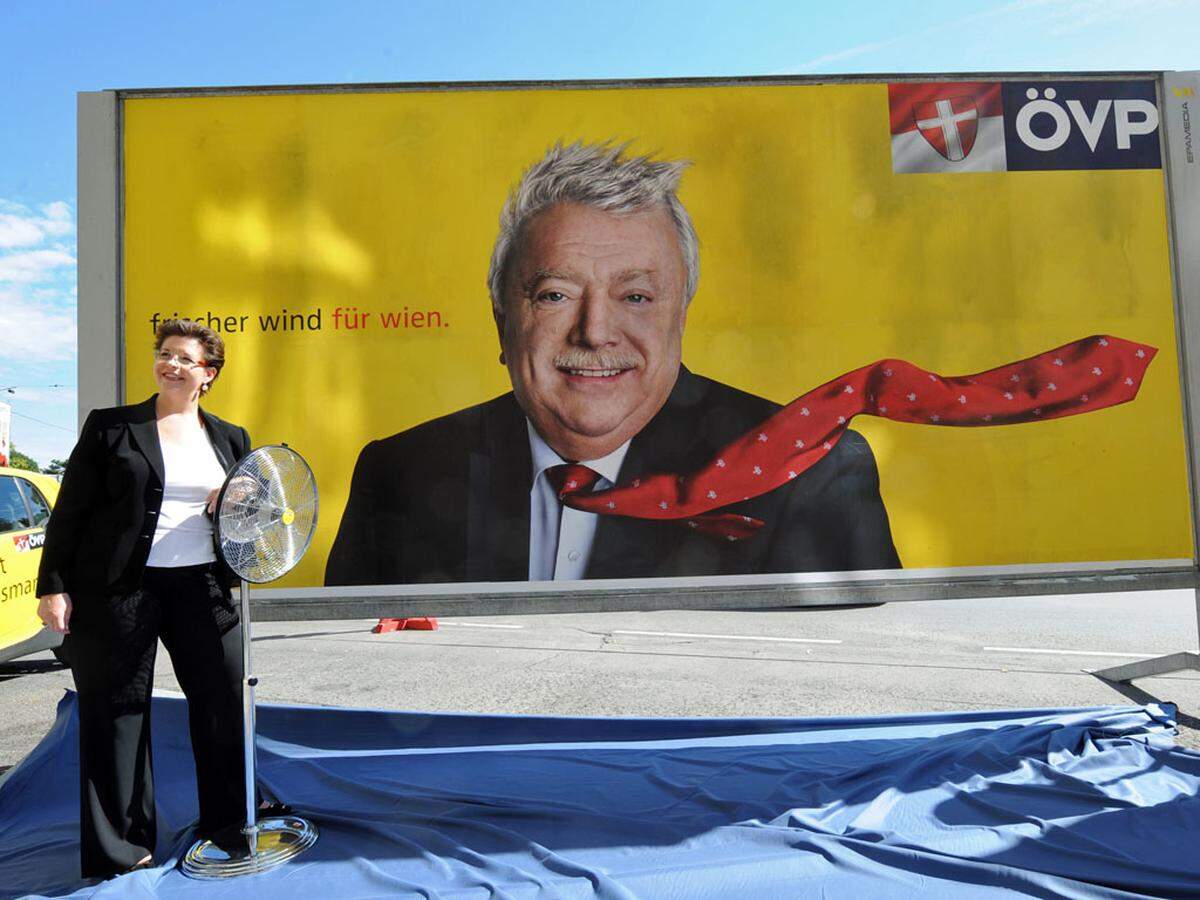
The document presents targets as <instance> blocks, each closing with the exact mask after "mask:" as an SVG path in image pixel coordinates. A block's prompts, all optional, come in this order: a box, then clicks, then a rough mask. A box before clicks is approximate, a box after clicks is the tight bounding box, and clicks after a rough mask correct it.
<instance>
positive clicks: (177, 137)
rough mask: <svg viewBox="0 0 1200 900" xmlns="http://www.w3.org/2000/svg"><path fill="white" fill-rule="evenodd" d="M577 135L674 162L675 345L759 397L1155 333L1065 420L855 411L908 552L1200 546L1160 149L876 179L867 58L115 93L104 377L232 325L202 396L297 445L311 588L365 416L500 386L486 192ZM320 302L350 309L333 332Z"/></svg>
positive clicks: (380, 423)
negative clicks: (1119, 158) (669, 71)
mask: <svg viewBox="0 0 1200 900" xmlns="http://www.w3.org/2000/svg"><path fill="white" fill-rule="evenodd" d="M576 139H583V140H585V141H598V140H607V139H615V140H618V141H631V142H632V148H633V149H634V150H636V151H638V152H648V153H653V154H655V155H659V156H663V157H668V158H686V159H689V160H691V161H692V163H693V166H692V168H691V169H690V170H689V172H688V173H687V174H686V175H685V176H684V179H683V186H682V190H681V192H680V196H681V199H682V200H683V202H684V204H685V205H686V206H687V208H688V210H689V212H690V213H691V214H692V216H693V218H694V220H695V224H696V228H697V231H698V232H699V235H700V241H701V277H700V288H699V292H698V293H697V295H696V298H695V300H694V301H693V303H692V307H691V310H690V313H689V316H688V325H687V333H686V335H685V338H684V354H683V356H684V363H685V364H686V365H688V366H689V368H691V369H692V370H693V371H695V372H698V373H700V374H704V375H708V376H710V377H713V378H716V379H718V380H720V381H724V382H727V383H729V384H732V385H734V386H736V387H739V388H742V389H744V390H747V391H750V392H752V393H756V394H760V395H763V396H766V397H769V398H771V399H773V400H776V401H778V402H781V403H784V402H787V401H790V400H791V399H793V398H795V397H796V396H798V395H799V394H800V393H802V392H804V391H805V390H808V389H809V388H812V387H814V386H816V385H818V384H820V383H822V382H824V381H826V380H828V379H830V378H832V377H834V376H836V375H838V374H840V373H842V372H844V371H847V370H849V369H853V368H856V367H858V366H860V365H863V364H864V363H867V362H871V361H873V360H876V359H880V358H884V357H900V358H903V359H907V360H910V361H912V362H914V363H916V364H917V365H919V366H922V367H925V368H929V369H932V370H934V371H938V372H941V373H943V374H948V375H955V374H966V373H971V372H975V371H979V370H983V369H987V368H990V367H993V366H996V365H999V364H1002V363H1005V362H1010V361H1013V360H1016V359H1019V358H1022V357H1025V356H1029V355H1032V354H1034V353H1037V352H1040V351H1043V350H1047V349H1050V348H1052V347H1055V346H1058V345H1060V344H1063V343H1066V342H1068V341H1070V340H1073V339H1075V338H1079V337H1083V336H1086V335H1090V334H1096V333H1101V332H1105V333H1112V334H1116V335H1118V336H1120V337H1125V338H1129V339H1132V340H1137V341H1144V342H1147V343H1150V344H1152V345H1154V346H1156V347H1158V348H1159V349H1160V353H1159V356H1158V357H1157V358H1156V360H1155V361H1154V363H1153V365H1152V366H1151V368H1150V370H1149V373H1148V375H1147V378H1146V381H1145V384H1144V386H1143V388H1142V391H1141V394H1140V396H1139V397H1138V399H1137V400H1136V401H1135V402H1133V403H1131V404H1127V405H1125V406H1121V407H1117V408H1115V409H1110V410H1105V411H1101V412H1097V413H1092V414H1089V415H1084V416H1080V417H1076V418H1069V419H1062V420H1055V421H1050V422H1044V423H1037V424H1028V425H1015V426H1004V427H997V428H957V429H956V428H938V427H922V426H914V425H905V424H898V423H893V422H886V421H881V420H878V419H873V418H870V417H865V416H864V417H860V418H858V419H856V420H855V421H854V424H853V427H854V428H855V429H857V430H859V431H861V432H862V433H863V434H864V435H866V437H867V438H868V440H869V441H870V443H871V446H872V448H873V449H874V451H875V454H876V456H877V459H878V462H879V470H880V475H881V480H882V492H883V497H884V500H885V503H886V505H887V509H888V512H889V515H890V518H891V523H892V530H893V536H894V538H895V542H896V546H897V549H898V550H899V553H900V557H901V560H902V561H903V563H904V566H905V568H909V569H912V568H930V567H934V568H941V567H954V566H975V565H986V566H995V565H1028V564H1036V563H1071V562H1098V561H1109V560H1157V559H1185V558H1190V557H1191V555H1192V542H1191V530H1190V520H1189V512H1188V487H1187V478H1186V466H1185V460H1186V456H1185V445H1184V437H1183V426H1182V413H1181V406H1180V395H1179V373H1178V368H1177V355H1176V347H1175V329H1174V314H1173V311H1172V292H1171V275H1170V265H1169V249H1168V240H1167V227H1166V210H1165V201H1164V185H1163V177H1162V172H1161V171H1160V170H1140V171H1081V172H1016V173H979V174H944V175H943V174H923V175H894V174H893V173H892V165H891V148H890V136H889V128H888V99H887V86H886V84H882V83H881V84H827V85H821V84H806V85H788V86H711V87H686V88H620V89H616V88H612V89H560V90H511V89H506V90H452V91H424V92H376V93H370V92H364V93H358V92H352V91H347V92H332V93H318V94H303V93H280V94H270V95H264V94H258V95H253V94H251V95H224V96H209V97H203V96H193V97H150V98H139V99H128V100H126V101H125V103H124V135H123V141H124V204H125V206H124V230H123V252H124V294H125V311H124V313H125V353H126V363H125V365H126V385H127V396H126V400H127V401H130V402H132V401H137V400H140V399H142V398H144V397H146V396H148V395H149V394H151V393H152V392H153V390H154V384H153V379H152V377H151V364H150V350H151V342H152V327H151V323H150V319H151V316H152V315H153V314H155V313H157V314H158V315H160V316H166V315H174V314H179V315H185V316H190V317H194V318H200V319H204V318H205V317H206V316H209V315H211V316H215V317H221V318H222V319H223V320H224V321H222V322H221V328H220V330H221V331H222V334H223V336H224V337H225V339H226V341H227V345H228V350H227V365H226V369H225V371H224V372H223V373H222V375H221V377H220V380H219V381H218V383H217V385H216V387H215V389H214V391H213V392H212V394H211V395H210V397H209V399H208V400H206V401H205V403H206V406H207V407H208V408H210V409H212V410H213V411H214V412H216V413H217V414H218V415H220V416H222V417H223V418H226V419H229V420H231V421H234V422H237V423H239V424H242V425H244V426H246V427H247V428H248V429H249V430H250V433H251V436H252V438H253V439H254V442H255V444H256V445H259V444H265V443H274V442H286V443H288V444H289V445H290V446H292V447H294V448H295V449H296V450H298V451H299V452H301V453H302V454H303V455H304V456H305V457H306V458H307V459H308V460H309V462H310V463H311V464H312V466H313V469H314V471H315V472H316V474H317V478H318V483H319V486H320V490H321V503H322V507H321V525H320V529H319V531H318V534H317V537H316V539H315V541H314V543H313V546H312V549H311V551H310V552H309V555H308V556H307V558H306V559H305V560H304V562H303V563H302V564H301V565H300V566H299V567H298V568H297V570H296V571H295V572H294V573H293V574H292V575H290V576H289V577H288V578H287V579H286V580H284V581H282V582H280V583H279V584H280V585H292V586H301V585H306V586H315V585H320V584H321V581H322V577H323V571H324V564H325V558H326V555H327V554H328V551H329V548H330V545H331V544H332V542H333V538H334V535H335V533H336V530H337V526H338V523H339V521H340V518H341V513H342V509H343V507H344V505H345V502H346V497H347V493H348V490H349V483H350V474H351V472H352V469H353V466H354V462H355V460H356V458H357V455H358V452H359V450H360V449H361V447H362V446H363V445H364V444H365V443H366V442H367V441H369V440H372V439H375V438H379V437H383V436H386V435H390V434H393V433H395V432H398V431H402V430H404V429H406V428H409V427H411V426H413V425H416V424H418V423H420V422H423V421H426V420H428V419H430V418H434V417H436V416H440V415H444V414H446V413H449V412H453V411H455V410H458V409H461V408H463V407H465V406H469V405H473V404H475V403H479V402H481V401H483V400H486V399H489V398H491V397H494V396H496V395H498V394H501V393H504V392H505V391H507V390H509V387H510V386H509V382H508V377H507V373H506V371H505V369H504V368H503V367H502V366H501V365H500V364H499V362H498V354H499V343H498V340H497V338H496V334H495V328H494V325H493V323H492V317H491V311H490V301H489V299H488V294H487V288H486V274H487V265H488V259H489V256H490V253H491V247H492V242H493V240H494V238H495V235H496V227H497V219H498V216H499V211H500V208H501V205H502V204H503V201H504V198H505V196H506V193H507V191H508V189H509V187H510V186H511V185H512V184H513V182H514V181H515V180H516V179H517V177H518V176H519V174H520V172H521V171H522V170H523V169H524V168H525V167H526V166H528V165H529V164H530V163H531V162H533V161H534V160H536V159H537V158H539V157H540V156H541V155H542V153H543V152H544V151H545V149H546V148H547V147H548V146H549V145H550V144H552V143H554V142H555V141H559V140H563V141H567V142H569V141H573V140H576ZM339 307H340V308H341V310H342V312H343V315H342V319H343V321H344V320H346V319H347V318H348V317H349V314H350V312H351V311H353V312H356V313H358V314H366V318H367V321H368V324H367V325H366V327H360V328H358V329H353V330H352V329H349V328H346V327H342V328H335V327H334V324H335V321H334V313H335V310H336V309H337V308H339ZM284 311H286V315H287V316H290V317H291V318H285V319H283V320H278V319H277V320H276V321H277V322H279V323H280V324H279V325H277V327H276V329H275V330H272V329H270V327H269V323H267V325H268V327H267V330H263V323H261V322H260V321H259V317H260V316H279V315H283V314H284ZM406 312H407V314H408V324H409V326H410V327H406V328H399V327H397V328H383V327H382V326H381V324H380V320H379V315H380V314H389V313H390V314H398V315H400V316H401V317H403V315H404V314H405V313H406ZM418 312H420V313H422V314H423V316H424V319H423V320H421V319H419V318H418V317H417V316H415V315H414V314H415V313H418ZM435 312H436V313H437V314H438V316H437V319H438V320H440V324H439V325H438V327H415V326H414V323H418V324H421V325H424V324H427V323H428V322H430V321H433V320H434V317H433V316H432V313H435ZM297 316H299V318H297ZM318 316H319V323H318V318H317V317H318ZM227 317H232V319H228V318H227ZM242 317H245V319H243V318H242ZM210 321H212V320H210ZM354 321H361V319H354ZM284 322H286V323H287V324H288V326H289V327H286V328H285V327H284V326H283V323H284ZM318 324H319V325H320V327H319V329H318V328H317V327H316V326H317V325H318ZM227 326H232V327H231V328H229V329H228V330H226V327H227Z"/></svg>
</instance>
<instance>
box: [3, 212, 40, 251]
mask: <svg viewBox="0 0 1200 900" xmlns="http://www.w3.org/2000/svg"><path fill="white" fill-rule="evenodd" d="M45 237H46V235H45V232H43V231H42V229H40V228H38V227H37V225H35V224H34V223H33V222H32V220H30V219H26V218H22V217H21V216H13V215H9V214H7V213H0V247H32V246H33V245H35V244H40V243H41V242H42V241H43V240H44V239H45Z"/></svg>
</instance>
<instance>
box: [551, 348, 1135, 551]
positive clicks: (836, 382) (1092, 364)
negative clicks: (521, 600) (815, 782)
mask: <svg viewBox="0 0 1200 900" xmlns="http://www.w3.org/2000/svg"><path fill="white" fill-rule="evenodd" d="M1156 352H1157V351H1156V350H1155V348H1154V347H1150V346H1148V345H1146V344H1138V343H1134V342H1132V341H1126V340H1122V339H1121V338H1116V337H1109V336H1106V335H1097V336H1093V337H1089V338H1084V339H1083V340H1079V341H1075V342H1074V343H1071V344H1067V345H1065V346H1063V347H1059V348H1058V349H1056V350H1050V351H1048V352H1046V353H1041V354H1039V355H1037V356H1033V357H1030V358H1029V359H1024V360H1021V361H1019V362H1015V363H1009V364H1008V365H1004V366H1000V367H999V368H996V369H989V370H988V371H986V372H980V373H978V374H976V375H960V376H953V377H948V376H943V375H938V374H935V373H933V372H927V371H926V370H924V369H920V368H918V367H917V366H914V365H912V364H911V363H907V362H904V361H903V360H898V359H885V360H881V361H880V362H877V363H873V364H872V365H869V366H863V367H862V368H861V369H855V370H854V371H853V372H849V373H847V374H845V375H842V376H841V377H839V378H835V379H833V380H832V381H829V382H826V383H825V384H823V385H821V386H820V387H819V388H816V389H815V390H812V391H809V392H808V393H807V394H804V395H803V396H802V397H800V398H798V399H796V400H794V401H792V402H791V403H789V404H788V405H787V406H785V407H784V408H783V409H781V410H779V412H777V413H775V415H773V416H771V418H769V419H767V420H766V421H765V422H763V423H762V424H761V425H760V426H759V427H758V428H756V429H754V430H753V431H751V432H750V433H749V434H745V435H743V436H742V437H740V438H738V439H737V440H736V441H734V442H733V443H732V444H729V445H728V446H727V447H725V448H723V449H722V450H721V451H720V452H719V453H718V454H717V455H716V456H715V457H714V458H713V459H711V460H710V461H709V462H708V463H706V464H705V465H704V466H703V467H702V468H700V469H699V470H697V471H696V472H693V473H691V474H687V475H680V474H675V473H659V474H654V475H647V476H645V477H642V478H635V479H633V480H632V481H630V482H629V483H627V484H618V485H616V486H615V487H612V488H609V489H607V490H603V491H594V492H590V493H573V492H572V490H570V489H568V488H565V487H564V488H563V489H562V490H561V491H560V494H559V497H560V499H562V501H563V502H564V503H565V504H567V505H568V506H571V507H573V508H575V509H581V510H585V511H587V512H593V513H600V514H603V515H618V516H630V517H633V518H639V519H665V520H675V521H679V522H680V523H681V524H685V525H687V526H689V527H691V528H696V529H700V530H703V531H708V532H710V533H715V534H719V535H722V536H723V537H725V538H727V539H728V540H738V539H740V538H745V537H749V536H750V535H752V534H754V533H755V532H756V531H757V530H758V529H759V528H761V527H762V525H763V523H762V522H761V521H759V520H758V519H754V518H751V517H749V516H739V515H734V514H731V513H714V512H711V510H714V509H718V508H719V507H722V506H727V505H729V504H731V503H737V502H739V501H741V500H749V499H750V498H751V497H758V496H760V495H762V494H765V493H767V491H770V490H773V489H774V488H777V487H779V486H780V485H782V484H786V483H787V482H788V481H790V480H791V479H793V478H796V477H797V476H798V475H800V473H801V472H804V471H805V470H806V469H808V468H810V467H811V466H813V465H815V464H816V463H817V462H819V461H820V460H821V459H822V458H823V457H824V456H825V455H826V454H827V453H828V452H829V451H830V450H832V449H833V446H834V445H835V444H836V443H837V442H838V440H840V439H841V436H842V434H843V432H845V430H846V428H847V427H848V425H849V423H850V420H851V419H852V418H854V416H856V415H860V414H866V415H871V416H881V417H882V418H885V419H892V420H894V421H897V422H911V423H914V424H919V425H958V426H983V425H1009V424H1014V423H1018V422H1037V421H1041V420H1042V419H1058V418H1062V417H1064V416H1074V415H1079V414H1080V413H1085V412H1091V411H1093V410H1097V409H1104V408H1105V407H1109V406H1116V405H1117V404H1119V403H1126V402H1128V401H1130V400H1132V399H1133V398H1134V397H1136V396H1137V392H1138V388H1139V387H1140V386H1141V383H1142V378H1143V376H1144V375H1145V373H1146V367H1147V366H1149V365H1150V360H1152V359H1153V358H1154V354H1155V353H1156ZM556 468H584V467H582V466H571V467H556ZM588 471H590V470H588ZM593 474H594V473H593ZM568 480H569V479H568ZM594 483H595V479H594V478H593V479H592V481H591V482H590V483H589V484H588V488H590V487H591V485H592V484H594Z"/></svg>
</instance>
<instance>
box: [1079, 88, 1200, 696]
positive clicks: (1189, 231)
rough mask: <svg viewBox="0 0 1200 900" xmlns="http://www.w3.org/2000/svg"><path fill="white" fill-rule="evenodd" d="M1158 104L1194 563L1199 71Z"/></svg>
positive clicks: (1190, 660) (1199, 399)
mask: <svg viewBox="0 0 1200 900" xmlns="http://www.w3.org/2000/svg"><path fill="white" fill-rule="evenodd" d="M1159 108H1160V109H1162V110H1163V123H1162V124H1163V127H1162V131H1161V138H1160V140H1161V141H1162V146H1163V148H1164V149H1165V151H1166V152H1165V153H1163V174H1164V176H1165V177H1166V179H1167V185H1166V187H1167V203H1168V207H1167V209H1168V219H1169V222H1168V224H1169V227H1170V229H1171V237H1172V241H1171V244H1172V247H1173V251H1174V252H1173V253H1172V264H1173V266H1174V269H1175V273H1174V274H1175V315H1176V318H1177V328H1178V332H1179V346H1180V353H1179V357H1180V358H1179V364H1180V369H1181V371H1182V373H1183V377H1182V379H1181V380H1182V382H1183V385H1182V387H1183V401H1184V408H1183V413H1184V421H1185V422H1186V425H1187V427H1186V436H1187V443H1188V461H1189V473H1188V474H1189V480H1190V482H1191V495H1192V497H1191V500H1192V504H1191V505H1192V542H1193V547H1194V549H1193V552H1192V566H1193V569H1195V567H1196V565H1197V561H1198V560H1200V544H1198V543H1197V542H1200V499H1198V496H1197V493H1198V491H1200V434H1197V428H1198V427H1200V384H1198V383H1197V380H1198V377H1200V372H1197V369H1196V366H1195V364H1194V363H1193V362H1192V361H1191V356H1190V351H1191V350H1193V349H1195V348H1200V315H1197V314H1196V312H1195V309H1196V304H1197V303H1200V224H1198V223H1200V220H1198V219H1197V216H1200V159H1197V155H1196V152H1195V150H1194V149H1193V144H1192V116H1193V113H1194V112H1198V111H1200V72H1168V73H1166V74H1165V75H1164V76H1163V79H1162V82H1161V96H1160V97H1159ZM1193 590H1194V591H1195V599H1196V626H1197V632H1198V634H1197V637H1198V640H1200V584H1197V586H1196V587H1195V588H1194V589H1193ZM1188 669H1191V670H1196V671H1200V654H1197V653H1190V652H1187V651H1184V652H1181V653H1171V654H1168V655H1166V656H1157V657H1154V658H1152V659H1143V660H1138V661H1137V662H1132V663H1127V664H1125V665H1121V666H1112V667H1110V668H1107V669H1097V670H1095V671H1093V672H1092V674H1093V675H1095V676H1097V677H1099V678H1103V679H1105V680H1106V681H1116V682H1129V681H1133V680H1134V679H1136V678H1148V677H1150V676H1151V675H1166V674H1168V673H1170V672H1180V671H1184V670H1188Z"/></svg>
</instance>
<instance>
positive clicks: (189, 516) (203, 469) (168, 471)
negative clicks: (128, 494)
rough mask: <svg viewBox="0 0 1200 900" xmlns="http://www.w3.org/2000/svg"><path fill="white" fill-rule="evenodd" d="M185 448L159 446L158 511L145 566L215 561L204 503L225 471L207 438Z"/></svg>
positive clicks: (209, 525) (197, 563)
mask: <svg viewBox="0 0 1200 900" xmlns="http://www.w3.org/2000/svg"><path fill="white" fill-rule="evenodd" d="M207 437H208V435H207V432H205V440H202V441H191V442H190V443H189V444H188V446H186V447H180V446H178V445H176V444H167V443H164V444H163V445H162V455H163V466H164V474H165V476H166V484H164V485H163V502H162V509H161V510H159V513H158V525H157V527H156V528H155V529H154V543H153V544H152V545H151V546H150V557H149V558H148V559H147V560H146V565H148V566H160V567H164V568H174V567H178V566H197V565H200V564H201V563H210V562H214V561H216V558H217V554H216V552H215V551H214V549H213V528H212V520H211V519H210V518H209V517H208V516H207V515H205V512H204V509H205V504H204V501H205V500H206V499H207V497H208V494H209V492H210V491H212V489H213V488H219V487H220V486H221V484H222V483H223V482H224V481H225V469H224V467H223V466H222V465H221V462H220V460H218V459H217V454H216V451H214V450H213V447H212V444H211V443H210V442H209V441H208V439H207Z"/></svg>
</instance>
